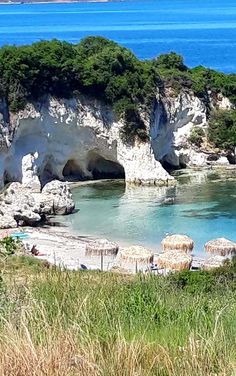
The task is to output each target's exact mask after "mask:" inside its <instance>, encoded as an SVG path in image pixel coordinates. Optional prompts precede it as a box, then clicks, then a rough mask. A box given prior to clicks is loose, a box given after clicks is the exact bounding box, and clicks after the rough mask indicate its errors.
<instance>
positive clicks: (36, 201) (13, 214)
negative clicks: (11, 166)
mask: <svg viewBox="0 0 236 376" xmlns="http://www.w3.org/2000/svg"><path fill="white" fill-rule="evenodd" d="M0 201H1V210H0V228H14V227H17V225H29V226H34V225H36V224H37V223H39V222H41V221H42V220H44V219H45V215H47V214H70V213H72V212H73V210H74V207H75V205H74V202H73V200H72V196H71V193H70V190H69V188H68V186H67V184H66V183H65V182H59V181H52V182H50V183H48V184H46V185H45V187H44V188H43V191H42V192H41V193H39V192H34V191H32V189H31V187H25V186H23V185H22V184H20V183H12V184H11V185H10V186H9V187H8V188H7V189H6V190H5V191H4V192H3V193H2V194H1V195H0Z"/></svg>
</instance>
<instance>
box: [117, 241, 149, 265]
mask: <svg viewBox="0 0 236 376" xmlns="http://www.w3.org/2000/svg"><path fill="white" fill-rule="evenodd" d="M117 258H118V260H119V261H124V262H128V263H136V262H138V263H150V262H152V260H153V252H152V251H150V250H148V249H146V248H144V247H141V246H139V245H134V246H131V247H128V248H123V249H121V250H120V251H119V253H118V255H117Z"/></svg>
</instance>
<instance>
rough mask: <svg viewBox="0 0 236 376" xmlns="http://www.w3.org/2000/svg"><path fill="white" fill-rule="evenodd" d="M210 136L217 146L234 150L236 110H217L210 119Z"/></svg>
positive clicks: (235, 145)
mask: <svg viewBox="0 0 236 376" xmlns="http://www.w3.org/2000/svg"><path fill="white" fill-rule="evenodd" d="M208 138H209V141H211V142H212V143H213V144H214V145H215V146H216V147H218V148H221V149H227V150H231V151H234V149H235V147H236V111H235V110H217V111H214V112H212V113H211V115H210V119H209V129H208Z"/></svg>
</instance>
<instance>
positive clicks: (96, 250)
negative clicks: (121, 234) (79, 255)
mask: <svg viewBox="0 0 236 376" xmlns="http://www.w3.org/2000/svg"><path fill="white" fill-rule="evenodd" d="M118 250H119V246H118V244H116V243H113V242H110V241H109V240H107V239H99V240H96V241H94V242H90V243H88V244H87V245H86V250H85V255H86V256H101V255H103V256H116V255H117V252H118Z"/></svg>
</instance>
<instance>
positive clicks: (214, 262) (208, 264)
mask: <svg viewBox="0 0 236 376" xmlns="http://www.w3.org/2000/svg"><path fill="white" fill-rule="evenodd" d="M224 261H225V257H224V256H213V257H210V258H209V259H208V260H206V261H205V262H204V264H203V269H204V270H211V269H214V268H219V267H220V266H222V265H223V263H224Z"/></svg>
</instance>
